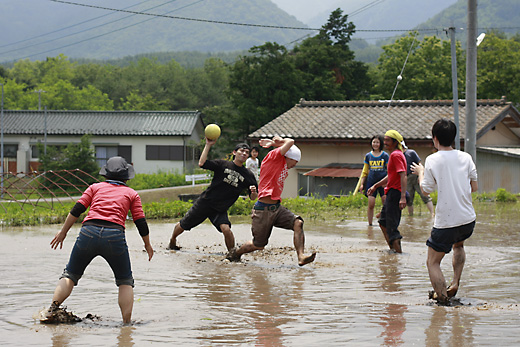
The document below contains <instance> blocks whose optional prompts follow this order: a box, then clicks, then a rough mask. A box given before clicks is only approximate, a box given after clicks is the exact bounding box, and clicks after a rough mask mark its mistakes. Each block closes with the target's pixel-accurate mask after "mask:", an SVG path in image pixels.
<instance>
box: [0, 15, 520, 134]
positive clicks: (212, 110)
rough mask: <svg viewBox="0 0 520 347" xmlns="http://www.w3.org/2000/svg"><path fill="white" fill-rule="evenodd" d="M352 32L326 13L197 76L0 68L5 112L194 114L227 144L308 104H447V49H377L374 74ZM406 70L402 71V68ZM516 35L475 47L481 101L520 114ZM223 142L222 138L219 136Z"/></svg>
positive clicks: (109, 68)
mask: <svg viewBox="0 0 520 347" xmlns="http://www.w3.org/2000/svg"><path fill="white" fill-rule="evenodd" d="M354 31H355V27H354V24H353V23H352V22H348V20H347V16H346V15H344V14H343V13H342V11H341V10H339V9H338V10H336V11H334V12H332V14H331V15H330V17H329V20H328V22H327V23H326V24H325V25H323V27H322V28H321V30H320V31H319V33H318V34H316V35H315V36H312V37H308V38H306V39H305V40H303V41H301V42H300V43H298V44H296V45H295V46H294V47H292V48H288V47H286V46H284V45H280V44H277V43H274V42H267V43H265V44H263V45H261V46H255V47H252V48H251V49H250V50H249V51H248V52H244V53H243V54H241V55H239V56H238V57H236V58H235V60H234V61H233V59H228V60H227V61H224V60H223V59H221V58H219V57H217V56H209V57H208V58H206V59H205V60H204V62H203V65H202V66H195V67H189V66H186V65H184V66H183V65H181V64H180V63H179V62H177V61H176V60H175V59H170V60H162V61H159V60H158V59H157V58H154V57H151V56H150V57H139V59H136V60H134V61H130V62H128V63H127V64H112V63H108V62H105V63H99V62H89V61H83V62H78V61H71V60H70V59H69V58H67V57H66V56H64V55H62V54H60V55H57V56H55V57H49V58H47V59H46V60H42V61H30V60H29V59H25V60H19V61H17V62H15V63H14V64H12V65H11V66H0V83H1V84H2V85H3V88H4V95H3V96H4V108H5V109H27V110H34V109H38V107H39V104H40V105H41V106H42V107H43V106H46V107H47V109H52V110H200V111H202V112H203V114H204V122H205V123H213V122H214V123H218V124H220V125H221V127H222V128H223V130H224V132H225V134H226V136H225V138H226V139H227V140H228V141H230V142H235V141H239V140H244V139H246V137H247V135H248V134H249V133H251V132H252V131H254V130H256V129H258V128H259V127H261V126H262V125H264V124H266V123H267V122H269V121H270V120H272V119H274V118H276V117H277V116H279V115H280V114H282V113H283V112H285V111H287V110H288V109H289V108H291V107H292V106H294V105H295V104H296V103H298V101H299V100H300V99H301V98H305V99H306V100H380V99H385V100H388V99H390V98H391V96H392V93H393V91H394V89H395V86H396V82H397V76H398V75H402V80H401V81H400V82H399V84H398V88H396V91H395V95H394V99H411V100H424V99H428V100H442V99H448V100H449V99H452V82H451V52H450V42H449V41H447V40H443V39H441V38H439V37H437V36H418V34H417V32H410V33H409V34H408V35H406V36H403V37H401V38H399V39H397V40H396V41H395V42H393V43H391V44H388V45H385V46H383V52H382V53H381V55H380V56H379V59H378V62H377V64H367V63H363V62H360V61H357V60H356V58H355V55H354V53H353V51H352V50H351V49H350V47H349V43H350V41H351V35H352V33H353V32H354ZM465 60H466V58H465V51H464V50H463V49H462V48H461V44H460V42H457V67H458V90H459V98H460V99H464V98H465V97H464V92H465ZM405 62H406V64H405ZM518 76H520V34H518V33H517V34H516V35H513V36H509V37H508V36H506V35H505V34H504V33H500V32H490V33H488V35H487V36H486V38H485V40H484V41H483V42H482V44H481V45H480V46H479V47H478V79H477V80H478V86H477V90H478V95H477V97H478V98H479V99H497V98H501V97H503V96H505V97H506V98H507V100H509V101H512V102H514V104H515V105H516V106H518V105H519V104H520V83H518V80H517V77H518ZM223 137H224V136H223Z"/></svg>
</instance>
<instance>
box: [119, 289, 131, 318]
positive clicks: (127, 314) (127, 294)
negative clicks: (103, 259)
mask: <svg viewBox="0 0 520 347" xmlns="http://www.w3.org/2000/svg"><path fill="white" fill-rule="evenodd" d="M118 303H119V308H120V309H121V316H122V317H123V323H125V324H128V323H130V321H131V320H132V309H133V307H134V288H132V286H129V285H125V284H122V285H120V286H119V297H118Z"/></svg>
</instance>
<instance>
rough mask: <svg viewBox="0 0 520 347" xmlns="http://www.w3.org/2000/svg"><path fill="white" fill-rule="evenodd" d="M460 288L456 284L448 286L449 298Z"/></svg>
mask: <svg viewBox="0 0 520 347" xmlns="http://www.w3.org/2000/svg"><path fill="white" fill-rule="evenodd" d="M458 290H459V288H458V287H457V286H455V285H453V284H452V285H450V286H448V289H447V292H448V298H453V297H454V296H455V295H456V294H457V291H458Z"/></svg>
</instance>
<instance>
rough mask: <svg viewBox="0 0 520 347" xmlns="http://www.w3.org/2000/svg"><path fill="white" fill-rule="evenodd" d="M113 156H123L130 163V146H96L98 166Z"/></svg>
mask: <svg viewBox="0 0 520 347" xmlns="http://www.w3.org/2000/svg"><path fill="white" fill-rule="evenodd" d="M115 156H120V157H123V158H125V160H126V161H127V162H128V163H132V146H96V162H97V163H98V165H99V167H102V166H103V165H105V164H106V163H107V160H108V159H109V158H111V157H115Z"/></svg>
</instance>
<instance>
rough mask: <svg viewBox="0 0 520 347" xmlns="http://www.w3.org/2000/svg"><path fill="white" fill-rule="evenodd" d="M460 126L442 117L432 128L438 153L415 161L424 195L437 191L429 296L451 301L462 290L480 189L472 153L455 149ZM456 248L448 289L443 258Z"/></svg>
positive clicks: (431, 246) (429, 271)
mask: <svg viewBox="0 0 520 347" xmlns="http://www.w3.org/2000/svg"><path fill="white" fill-rule="evenodd" d="M456 134H457V127H456V126H455V124H454V123H453V122H452V121H451V120H448V119H440V120H438V121H437V122H435V124H434V125H433V127H432V138H433V145H434V146H435V148H437V150H438V151H437V152H436V153H434V154H432V155H430V156H428V157H427V158H426V162H425V165H424V166H422V164H412V171H413V172H414V173H415V174H416V175H418V176H419V182H420V184H421V190H422V191H423V193H424V194H430V193H431V192H433V191H434V190H437V191H438V197H437V205H436V208H435V220H434V224H433V228H432V232H431V236H430V238H429V239H428V241H426V245H427V246H428V259H427V262H426V265H427V266H428V273H429V275H430V281H431V283H432V287H433V290H434V292H432V293H430V298H432V299H435V300H437V302H438V303H440V304H449V299H450V298H451V297H454V296H455V294H456V293H457V291H458V289H459V283H460V278H461V275H462V269H463V268H464V263H465V261H466V252H465V251H464V240H466V239H467V238H469V237H470V236H471V234H472V233H473V229H474V227H475V219H476V214H475V210H474V209H473V205H472V198H471V193H472V192H475V191H477V189H478V183H477V169H476V167H475V164H474V163H473V159H472V158H471V155H469V154H468V153H465V152H461V151H459V150H456V149H453V147H452V144H453V141H454V139H455V135H456ZM452 247H453V281H452V282H451V284H450V286H449V287H448V288H446V280H445V279H444V275H443V274H442V270H441V261H442V259H443V258H444V255H445V254H446V253H449V252H450V251H451V249H452Z"/></svg>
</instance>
